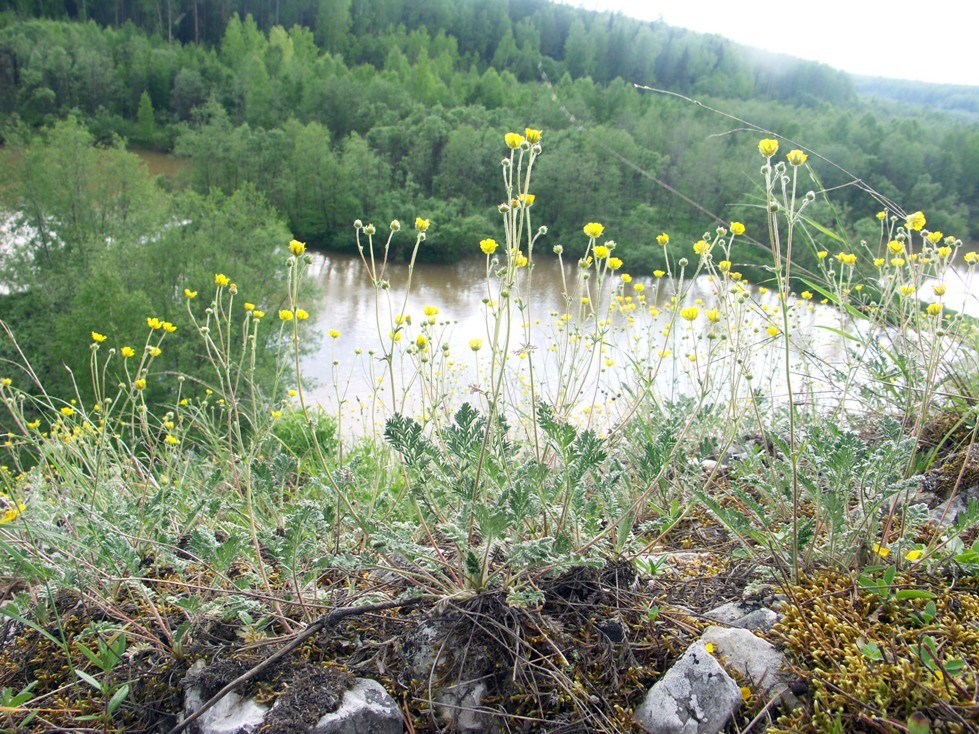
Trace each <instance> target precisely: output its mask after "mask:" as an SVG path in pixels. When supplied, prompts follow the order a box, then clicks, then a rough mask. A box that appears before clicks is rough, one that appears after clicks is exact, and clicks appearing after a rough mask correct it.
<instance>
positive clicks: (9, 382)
mask: <svg viewBox="0 0 979 734" xmlns="http://www.w3.org/2000/svg"><path fill="white" fill-rule="evenodd" d="M13 382H14V381H13V380H11V379H10V378H9V377H4V378H3V380H0V383H2V384H3V386H4V387H10V386H11V385H12V384H13Z"/></svg>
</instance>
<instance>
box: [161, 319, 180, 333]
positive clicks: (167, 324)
mask: <svg viewBox="0 0 979 734" xmlns="http://www.w3.org/2000/svg"><path fill="white" fill-rule="evenodd" d="M163 330H164V331H165V332H167V333H168V334H172V333H173V332H175V331H176V330H177V327H176V326H174V325H173V324H171V323H170V322H169V321H164V322H163Z"/></svg>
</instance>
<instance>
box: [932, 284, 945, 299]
mask: <svg viewBox="0 0 979 734" xmlns="http://www.w3.org/2000/svg"><path fill="white" fill-rule="evenodd" d="M947 290H948V286H947V285H945V284H944V283H941V284H940V285H933V286H932V287H931V292H932V293H934V294H935V295H936V296H944V295H945V291H947Z"/></svg>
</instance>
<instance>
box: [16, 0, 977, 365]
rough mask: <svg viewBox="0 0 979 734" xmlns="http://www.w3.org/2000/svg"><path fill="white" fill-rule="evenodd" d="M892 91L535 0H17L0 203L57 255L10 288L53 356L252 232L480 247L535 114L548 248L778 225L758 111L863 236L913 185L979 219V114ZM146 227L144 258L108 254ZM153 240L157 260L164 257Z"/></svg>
mask: <svg viewBox="0 0 979 734" xmlns="http://www.w3.org/2000/svg"><path fill="white" fill-rule="evenodd" d="M636 85H641V86H645V87H648V88H649V89H640V88H637V86H636ZM653 89H656V90H664V91H652V90H653ZM881 89H883V88H880V87H879V88H878V89H877V91H878V92H879V93H880V92H881ZM890 91H891V94H890V97H889V98H888V95H887V90H886V89H884V91H883V93H880V94H878V96H877V97H875V98H874V99H873V101H868V98H864V97H861V95H860V94H858V92H857V89H856V87H855V84H854V81H853V80H852V79H851V78H850V77H849V76H848V75H847V74H845V73H843V72H840V71H837V70H834V69H831V68H829V67H827V66H825V65H821V64H817V63H814V62H808V61H801V60H797V59H792V58H787V57H775V56H771V55H766V54H763V53H761V52H757V51H754V50H751V49H747V48H744V47H740V46H737V45H735V44H733V43H730V42H728V41H726V40H725V39H723V38H720V37H718V36H710V35H702V34H696V33H692V32H688V31H686V30H681V29H677V28H672V27H670V26H667V25H664V24H663V23H649V22H640V21H636V20H633V19H630V18H627V17H624V16H622V15H618V14H608V13H595V12H588V11H582V10H578V9H574V8H571V7H567V6H563V5H559V4H555V3H551V2H545V1H544V0H461V1H458V2H456V1H454V0H411V1H410V2H409V1H408V0H383V1H379V0H281V1H277V2H275V3H272V2H247V1H246V0H239V1H233V0H223V1H222V2H216V1H214V0H212V2H206V1H205V0H192V1H191V0H139V1H137V0H129V1H128V2H127V1H126V0H116V2H114V3H94V2H84V0H75V1H73V2H49V1H41V0H35V1H33V2H27V0H23V1H22V2H14V3H13V9H12V10H8V11H6V12H4V13H3V14H0V135H2V138H3V142H4V151H3V153H2V155H3V156H4V160H3V167H2V169H0V170H2V173H0V196H2V202H0V204H2V206H3V207H4V208H6V209H7V210H8V211H13V212H19V213H20V215H21V218H22V220H23V223H24V224H26V225H28V226H29V227H31V228H32V231H35V232H37V233H39V234H38V236H37V237H35V238H34V242H33V243H32V245H31V248H29V249H31V250H33V251H34V252H36V253H39V254H30V253H29V254H27V255H26V256H23V257H20V258H18V257H7V258H5V262H4V263H3V264H2V265H0V276H2V279H3V282H4V284H5V290H6V291H8V292H12V295H9V296H8V297H7V298H5V300H6V301H7V303H6V304H5V307H4V311H5V313H6V318H7V319H8V321H9V322H10V323H12V324H16V325H17V331H18V333H19V335H20V338H21V339H22V340H23V341H25V343H26V344H27V346H28V347H29V348H30V352H31V353H32V354H34V355H35V356H36V359H37V361H38V362H39V364H41V365H45V364H59V359H64V354H63V352H64V350H65V349H66V347H65V346H64V345H65V344H71V343H72V337H71V335H72V334H74V335H75V336H74V340H75V341H76V342H78V343H77V344H76V345H75V346H76V347H79V349H78V353H80V354H82V357H79V358H78V359H79V360H81V361H84V359H85V357H84V350H83V349H80V348H81V347H82V346H83V345H84V341H83V340H82V337H79V336H78V333H79V330H78V328H77V324H78V323H81V322H82V321H84V323H86V324H91V325H92V326H94V327H97V328H103V329H106V330H112V329H116V330H118V329H120V328H123V327H131V326H132V324H130V323H128V322H127V319H128V320H129V321H131V320H132V319H133V318H135V317H133V316H131V314H134V313H137V312H140V309H139V308H136V305H137V304H136V303H135V302H136V301H139V302H140V303H139V305H140V306H141V307H142V308H148V307H149V304H151V303H152V304H170V305H169V306H166V305H163V306H161V308H162V309H164V310H165V309H167V308H171V309H177V308H180V301H181V288H182V287H183V285H182V284H183V283H185V282H187V281H188V279H189V278H190V277H191V276H192V275H193V274H194V273H207V272H219V271H222V269H228V270H235V271H236V272H237V273H239V276H238V277H239V278H240V279H241V280H242V281H243V283H244V284H245V285H248V286H252V285H254V286H255V288H256V289H257V290H258V291H259V292H260V293H261V290H262V288H263V287H267V286H265V285H264V281H263V279H262V277H261V275H260V273H261V272H262V271H263V269H264V268H266V267H267V264H268V258H269V257H272V256H271V255H268V256H262V255H259V254H258V253H260V252H262V250H261V246H262V245H261V243H262V242H269V241H285V240H286V239H288V237H287V236H286V235H287V233H291V235H292V236H294V237H296V238H297V239H299V240H301V241H304V242H307V243H308V244H309V246H310V247H311V248H330V249H340V250H342V249H353V247H354V236H353V234H354V232H353V228H352V223H353V221H354V220H355V219H358V218H361V219H363V220H364V221H372V220H377V221H379V222H386V221H389V220H390V219H392V218H399V219H401V220H402V221H409V222H410V221H413V220H414V217H415V216H417V215H424V216H425V217H426V218H429V219H430V220H431V221H433V222H434V223H435V225H436V226H435V227H433V229H432V231H431V233H430V236H429V239H428V240H427V241H426V243H425V247H424V248H422V249H421V250H420V251H419V253H418V258H419V260H420V261H430V262H451V261H454V260H457V259H459V258H462V257H466V256H469V255H475V254H477V253H478V248H477V247H476V243H478V242H479V241H480V239H482V238H483V237H485V236H487V233H489V232H492V231H493V228H494V227H495V225H496V222H497V220H498V217H499V215H498V212H497V205H498V204H499V202H498V201H497V200H496V197H497V196H498V194H497V193H496V192H497V190H498V183H499V182H498V179H499V172H498V170H497V167H496V166H494V165H491V164H489V163H488V162H490V161H493V160H495V159H496V158H497V157H498V155H499V131H500V130H505V129H515V130H521V129H523V127H524V126H525V125H530V126H533V127H535V128H539V129H542V130H544V135H545V136H546V141H547V154H546V157H545V159H544V160H543V162H542V163H541V164H540V165H539V166H538V171H537V172H536V183H535V189H536V197H537V198H536V200H537V203H538V209H539V210H540V214H539V215H538V216H539V217H540V218H539V221H540V222H541V223H546V225H547V227H548V234H547V236H546V238H545V239H544V240H543V245H544V246H543V247H542V251H545V252H549V251H550V250H551V248H552V247H553V246H554V245H557V244H561V243H562V242H564V241H565V240H569V241H570V239H571V238H573V237H574V236H575V234H576V233H580V228H581V226H582V222H583V221H586V220H587V219H588V218H589V217H594V216H598V213H599V212H600V213H601V216H602V217H603V222H604V223H605V225H606V227H607V230H608V232H609V233H612V234H613V236H614V237H615V240H616V242H617V243H618V248H619V249H618V250H617V253H620V254H621V257H622V258H623V259H624V260H625V262H626V263H627V266H628V267H629V268H630V269H631V270H632V272H649V271H651V270H652V269H653V268H655V267H659V266H661V265H662V261H661V258H662V248H660V247H659V246H658V245H657V244H656V240H655V238H656V236H657V235H658V234H659V233H660V232H662V231H669V232H670V234H671V236H672V237H673V239H674V241H681V242H682V241H685V240H689V241H690V242H692V241H694V240H697V239H699V238H700V237H702V236H703V233H704V232H709V231H711V230H712V229H713V228H714V227H716V226H717V225H718V224H726V223H727V222H729V221H731V220H734V219H738V220H741V221H744V222H745V223H746V224H747V225H748V231H749V233H750V232H752V231H760V227H761V223H762V222H763V221H764V212H763V211H762V209H761V208H760V207H759V206H758V202H759V201H760V193H759V192H758V190H757V186H756V185H753V184H752V183H751V182H750V179H749V177H748V176H747V175H746V173H745V172H746V171H748V170H753V168H754V166H755V165H756V163H755V162H754V160H753V158H752V157H751V150H752V147H753V145H752V144H751V143H750V141H752V140H754V139H755V138H757V136H758V134H759V131H764V132H765V133H766V134H771V135H777V136H779V137H782V138H783V139H784V140H786V141H788V144H789V145H791V146H793V147H799V148H802V149H805V150H807V151H810V152H811V153H812V155H810V162H809V166H808V167H807V171H808V172H809V173H808V174H807V180H806V181H805V184H804V185H805V186H807V187H809V188H811V189H813V190H815V191H824V190H826V191H831V192H832V201H833V205H832V207H830V205H829V204H828V203H824V202H823V201H822V200H819V201H817V202H816V203H815V204H814V206H813V207H812V208H811V209H810V211H811V213H812V216H813V217H814V218H819V219H820V220H821V221H823V222H824V223H827V224H829V226H832V227H835V228H836V229H837V230H838V231H840V232H848V233H850V236H851V237H853V236H855V237H856V238H858V239H859V238H867V239H873V238H874V237H876V236H877V235H878V234H879V222H878V220H877V219H876V214H877V212H878V211H879V210H880V209H882V208H887V209H889V210H890V211H894V212H897V213H903V212H904V209H905V208H906V209H907V210H908V211H912V210H916V209H923V210H926V211H927V212H928V219H929V224H930V225H931V226H934V227H935V229H941V230H942V231H943V232H946V233H952V234H954V235H955V236H957V237H959V238H961V239H963V240H964V241H969V238H970V237H972V236H974V233H973V232H972V231H971V230H970V227H971V226H973V225H971V221H972V220H973V219H974V214H975V212H974V208H975V206H976V202H977V201H979V190H977V189H979V118H976V117H974V116H970V115H969V114H968V113H967V112H966V111H963V107H962V106H961V105H960V107H959V108H958V109H957V110H956V111H955V112H954V114H953V113H952V112H950V111H944V112H943V111H936V110H937V109H938V108H939V107H940V106H941V105H937V104H932V105H931V106H930V107H924V106H915V105H914V104H913V103H910V102H907V101H905V102H902V103H897V102H895V101H893V100H894V99H895V95H894V94H893V92H894V89H891V90H890ZM912 91H913V90H912ZM965 91H966V92H967V91H968V90H965ZM959 92H960V93H962V92H963V90H961V88H960V89H959ZM918 93H919V94H918V96H919V98H920V96H921V95H920V90H918ZM909 94H910V96H912V97H913V96H914V95H913V94H911V93H909ZM965 96H966V97H968V94H967V93H966V94H965ZM960 97H961V94H960ZM692 100H696V102H697V103H695V102H693V101H692ZM932 101H934V100H932ZM960 101H961V100H960ZM965 107H967V105H965ZM127 149H128V150H130V151H131V150H133V149H152V150H158V151H165V152H172V153H173V154H174V155H175V156H178V157H179V158H180V159H182V160H183V162H184V163H183V166H182V168H183V169H184V171H185V175H184V176H183V177H182V178H181V179H179V180H178V181H176V182H174V181H171V180H162V179H161V180H160V181H158V182H157V183H156V184H153V183H151V182H149V181H147V180H146V179H147V177H146V174H145V169H144V168H143V166H142V163H141V162H140V161H139V159H138V158H137V157H136V156H134V155H132V154H130V153H128V152H127ZM589 213H593V214H589ZM52 222H59V223H60V224H59V225H57V227H55V226H54V225H53V224H52ZM174 222H184V223H186V224H185V226H179V227H175V226H173V223H174ZM52 229H57V230H58V231H57V232H52ZM59 238H60V240H61V241H63V242H64V244H65V247H64V248H57V247H53V246H52V244H53V243H54V242H56V241H57V240H58V239H59ZM206 241H207V242H210V244H209V245H208V244H203V243H204V242H206ZM106 242H109V243H110V246H109V247H106ZM136 242H138V243H141V244H140V245H139V247H140V248H141V249H143V250H145V251H146V252H145V253H144V254H142V255H140V256H139V257H137V258H132V257H124V258H121V257H118V256H117V254H116V253H115V252H114V249H115V247H122V246H123V243H127V244H126V245H125V246H126V247H131V246H132V243H136ZM154 250H155V251H156V253H155V254H154ZM160 253H167V266H166V269H167V270H169V272H168V273H167V277H164V278H160V277H159V275H160V273H159V272H158V271H157V270H155V269H154V268H155V266H154V267H147V264H146V263H147V262H148V261H147V260H146V258H150V261H152V262H154V263H155V262H158V260H157V259H156V258H159V257H161V254H160ZM21 254H22V255H23V253H21ZM397 254H398V255H399V256H401V257H406V256H407V252H401V253H397ZM738 256H739V258H740V260H741V262H738V263H736V264H737V266H738V267H741V268H750V266H751V265H752V263H753V262H757V263H764V262H766V261H768V259H769V258H768V255H767V253H765V252H764V248H763V247H761V246H760V245H758V246H757V252H756V253H755V254H753V253H752V252H751V251H750V250H747V249H746V250H744V251H743V252H741V253H739V255H738ZM756 256H757V257H756ZM796 257H797V258H798V259H799V261H800V262H799V264H800V265H801V266H802V267H803V268H805V267H811V266H814V265H815V263H810V262H807V260H806V258H811V257H812V255H811V254H809V253H799V254H797V256H796ZM250 274H253V275H254V277H250ZM78 282H81V283H84V284H86V286H87V287H78ZM38 292H44V293H47V294H48V297H47V298H46V300H45V304H44V305H43V306H40V307H39V306H38V304H37V303H36V299H34V298H32V297H31V296H30V295H29V294H30V293H38ZM264 295H266V294H263V296H264ZM268 295H270V296H271V294H268ZM107 302H108V303H110V304H111V307H110V308H105V307H104V304H106V303H107ZM38 308H42V309H44V310H48V311H50V312H49V313H46V314H45V318H44V319H39V318H37V316H38V313H37V309H38ZM107 321H108V323H105V322H107ZM52 333H53V334H56V335H57V336H58V340H57V341H58V343H59V344H60V346H58V347H54V346H53V345H52V343H51V340H50V339H48V336H49V335H50V334H52ZM35 336H36V338H34V337H35ZM51 349H56V351H58V352H59V354H55V353H53V352H52V353H50V354H48V352H49V351H50V350H51ZM69 362H70V360H69ZM74 366H75V367H76V368H77V367H78V366H80V365H79V364H77V363H76V364H75V365H74ZM171 367H172V368H173V369H180V370H187V369H189V366H188V365H187V364H184V363H182V362H179V361H178V362H175V363H173V364H172V365H171ZM55 371H56V372H58V374H61V372H62V371H61V370H60V367H58V368H55Z"/></svg>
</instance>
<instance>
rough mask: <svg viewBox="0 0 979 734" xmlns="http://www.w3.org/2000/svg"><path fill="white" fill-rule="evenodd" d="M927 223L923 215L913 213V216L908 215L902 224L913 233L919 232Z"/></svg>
mask: <svg viewBox="0 0 979 734" xmlns="http://www.w3.org/2000/svg"><path fill="white" fill-rule="evenodd" d="M927 223H928V220H927V219H925V215H924V214H922V213H921V212H915V213H914V214H909V215H908V218H907V219H906V220H904V224H905V225H906V226H907V228H908V229H913V230H915V231H918V230H920V229H921V228H922V227H924V226H925V224H927Z"/></svg>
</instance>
